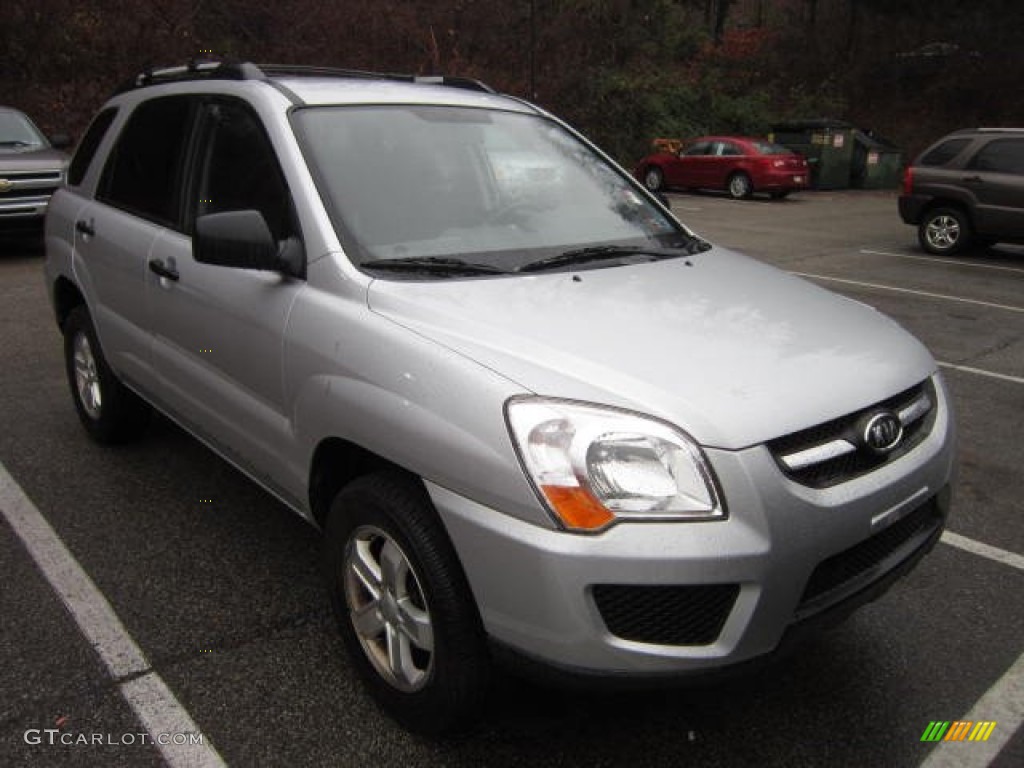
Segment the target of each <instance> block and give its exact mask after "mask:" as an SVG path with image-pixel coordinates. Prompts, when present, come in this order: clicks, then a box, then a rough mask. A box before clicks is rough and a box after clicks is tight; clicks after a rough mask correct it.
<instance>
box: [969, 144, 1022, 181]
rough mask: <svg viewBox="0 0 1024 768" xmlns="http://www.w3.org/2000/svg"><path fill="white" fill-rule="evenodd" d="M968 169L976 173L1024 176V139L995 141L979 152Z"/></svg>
mask: <svg viewBox="0 0 1024 768" xmlns="http://www.w3.org/2000/svg"><path fill="white" fill-rule="evenodd" d="M967 167H968V168H970V169H971V170H974V171H995V172H996V173H1015V174H1018V175H1024V139H994V140H993V141H990V142H989V143H988V144H986V145H985V146H984V147H982V148H981V149H980V150H978V154H976V155H975V156H974V157H972V158H971V162H970V163H968V164H967Z"/></svg>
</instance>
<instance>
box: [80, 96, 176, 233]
mask: <svg viewBox="0 0 1024 768" xmlns="http://www.w3.org/2000/svg"><path fill="white" fill-rule="evenodd" d="M193 103H194V99H193V97H191V96H168V97H165V98H162V99H154V100H153V101H147V102H145V103H143V104H140V105H139V106H138V107H137V108H136V109H135V111H134V112H133V113H132V114H131V116H130V117H129V118H128V121H127V123H126V124H125V126H124V130H123V131H122V132H121V135H120V136H119V137H118V140H117V146H115V147H114V151H113V153H112V154H111V156H110V159H109V160H108V161H107V166H106V168H104V169H103V178H102V179H101V180H100V187H99V191H98V193H97V195H96V197H97V198H99V199H100V200H102V201H103V202H105V203H109V204H110V205H113V206H115V207H117V208H123V209H124V210H126V211H130V212H132V213H137V214H139V215H140V216H143V217H145V218H147V219H152V220H153V221H156V222H158V223H161V224H168V225H172V226H173V225H175V224H176V223H177V221H178V213H179V201H180V197H181V196H180V194H179V192H180V181H181V177H182V167H183V164H184V154H185V148H186V147H187V146H188V137H189V131H190V128H191V118H192V106H193Z"/></svg>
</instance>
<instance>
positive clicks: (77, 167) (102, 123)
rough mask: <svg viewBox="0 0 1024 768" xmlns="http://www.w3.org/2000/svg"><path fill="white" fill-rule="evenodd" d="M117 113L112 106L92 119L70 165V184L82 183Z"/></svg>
mask: <svg viewBox="0 0 1024 768" xmlns="http://www.w3.org/2000/svg"><path fill="white" fill-rule="evenodd" d="M116 114H117V109H115V108H113V107H111V108H110V109H105V110H103V111H102V112H100V113H99V114H98V115H96V119H95V120H93V121H92V125H90V126H89V130H87V131H86V132H85V136H83V137H82V142H81V143H80V144H79V145H78V150H77V151H76V152H75V156H74V158H72V160H71V165H70V166H69V167H68V184H70V185H72V186H74V187H77V186H78V185H79V184H81V183H82V179H84V178H85V174H86V171H88V170H89V164H90V163H91V162H92V158H93V155H95V154H96V150H97V149H99V146H100V142H101V141H103V137H104V136H106V135H107V129H108V128H110V124H111V123H112V122H114V115H116Z"/></svg>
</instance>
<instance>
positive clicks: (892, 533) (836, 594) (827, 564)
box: [797, 500, 942, 619]
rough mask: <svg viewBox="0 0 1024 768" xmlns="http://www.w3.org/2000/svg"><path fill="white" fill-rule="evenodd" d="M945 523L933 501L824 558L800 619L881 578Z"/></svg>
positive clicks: (809, 583) (800, 607)
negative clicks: (881, 529)
mask: <svg viewBox="0 0 1024 768" xmlns="http://www.w3.org/2000/svg"><path fill="white" fill-rule="evenodd" d="M941 525H942V516H941V514H940V513H939V510H938V506H937V505H936V504H935V501H934V500H931V501H929V502H927V503H926V504H924V505H923V506H921V507H918V508H917V509H915V510H914V511H913V512H911V513H910V514H909V515H906V516H905V517H904V518H903V519H901V520H898V521H897V522H895V523H893V524H892V525H890V526H889V527H888V528H886V529H885V530H884V531H881V532H880V533H876V534H875V535H874V536H872V537H870V538H868V539H865V540H864V541H862V542H861V543H860V544H856V545H854V546H852V547H850V548H849V549H846V550H844V551H842V552H840V553H839V554H837V555H833V556H832V557H830V558H828V559H827V560H823V561H822V562H821V563H820V564H819V565H818V567H817V568H815V569H814V572H813V573H812V574H811V578H810V579H808V581H807V586H806V587H805V588H804V594H803V597H801V598H800V604H799V605H798V606H797V619H802V618H806V617H807V616H809V615H811V614H813V613H817V612H818V611H820V610H822V609H823V608H827V607H828V606H829V605H832V604H834V603H836V602H838V601H839V600H841V599H842V598H843V597H845V596H846V595H848V594H850V593H852V592H855V591H857V590H859V589H862V588H863V587H865V586H867V585H868V584H870V583H871V582H872V581H874V580H875V579H877V578H880V577H881V576H883V575H884V574H885V573H886V572H888V571H890V570H891V569H892V568H894V567H895V566H897V565H898V564H899V563H900V562H902V561H903V560H905V559H907V558H908V557H910V555H912V554H913V553H914V552H915V551H917V549H918V547H920V546H922V545H924V543H925V542H926V541H928V539H929V538H930V537H931V534H932V533H934V532H935V531H936V530H937V529H938V528H939V527H940V526H941ZM901 550H902V551H901ZM897 553H898V554H899V556H898V557H897V556H896V555H897Z"/></svg>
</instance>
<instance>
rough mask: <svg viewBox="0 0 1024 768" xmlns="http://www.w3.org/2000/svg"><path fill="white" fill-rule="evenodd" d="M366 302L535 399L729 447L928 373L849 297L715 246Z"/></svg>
mask: <svg viewBox="0 0 1024 768" xmlns="http://www.w3.org/2000/svg"><path fill="white" fill-rule="evenodd" d="M368 301H369V305H370V308H371V309H372V310H373V311H375V312H377V313H379V314H381V315H383V316H385V317H388V318H390V319H391V320H393V321H394V322H396V323H399V324H401V325H403V326H405V327H407V328H409V329H411V330H414V331H416V332H418V333H420V334H423V335H424V336H427V337H429V338H431V339H433V340H435V341H436V342H438V343H440V344H443V345H445V346H447V347H449V348H450V349H453V350H455V351H457V352H459V353H461V354H462V355H465V356H466V357H469V358H472V359H473V360H475V361H477V362H479V363H480V364H481V365H484V366H487V367H488V368H490V369H493V370H495V371H497V372H498V373H500V374H502V375H503V376H505V377H507V378H509V379H511V380H513V381H515V382H517V383H518V384H519V385H521V386H522V387H523V388H524V389H526V390H529V391H531V392H534V393H537V394H540V395H546V396H551V397H562V398H572V399H577V400H586V401H591V402H598V403H605V404H609V405H615V406H619V407H624V408H629V409H632V410H635V411H639V412H643V413H647V414H651V415H654V416H658V417H660V418H663V419H666V420H668V421H671V422H672V423H674V424H676V425H678V426H679V427H681V428H683V429H684V430H686V431H687V432H688V433H689V434H690V435H692V436H693V437H694V438H695V439H696V440H698V441H699V442H700V443H702V444H704V445H706V446H712V447H719V448H726V449H739V448H743V447H747V446H750V445H755V444H758V443H761V442H764V441H765V440H768V439H771V438H774V437H778V436H780V435H783V434H788V433H790V432H794V431H797V430H800V429H803V428H806V427H808V426H812V425H814V424H818V423H820V422H823V421H827V420H829V419H832V418H835V417H837V416H840V415H843V414H846V413H849V412H851V411H854V410H857V409H859V408H863V407H865V406H867V405H870V404H872V403H874V402H877V401H879V400H883V399H885V398H887V397H889V396H891V395H893V394H895V393H897V392H899V391H902V390H904V389H906V388H908V387H910V386H913V385H914V384H916V383H918V382H920V381H921V380H923V379H925V378H926V377H927V376H928V375H930V374H931V373H932V372H933V371H934V370H935V363H934V361H933V360H932V357H931V355H930V354H929V353H928V351H927V350H926V349H925V348H924V347H923V346H922V345H921V344H920V343H919V342H918V341H917V340H916V339H914V338H913V337H912V336H910V335H909V334H908V333H907V332H906V331H904V330H902V329H901V328H900V327H899V326H898V325H896V323H894V322H893V321H892V320H890V319H889V318H887V317H885V316H883V315H882V314H880V313H879V312H877V311H875V310H874V309H872V308H870V307H868V306H866V305H864V304H861V303H859V302H856V301H853V300H851V299H847V298H844V297H841V296H838V295H836V294H833V293H830V292H829V291H826V290H824V289H822V288H819V287H817V286H815V285H813V284H811V283H808V282H806V281H804V280H801V279H799V278H796V277H793V276H791V275H788V274H786V273H784V272H781V271H779V270H777V269H774V268H772V267H769V266H766V265H764V264H761V263H759V262H756V261H754V260H752V259H749V258H747V257H744V256H741V255H739V254H736V253H733V252H730V251H728V250H725V249H722V248H714V249H712V250H710V251H707V252H705V253H701V254H699V255H696V256H693V257H690V258H689V259H682V258H679V259H671V260H667V261H661V262H653V263H646V264H635V265H630V266H616V267H610V268H604V269H586V270H580V271H576V272H558V273H545V274H535V275H529V276H527V275H522V276H516V277H499V278H484V279H465V280H447V281H416V282H410V281H394V280H374V281H373V282H372V283H371V285H370V288H369V295H368Z"/></svg>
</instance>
